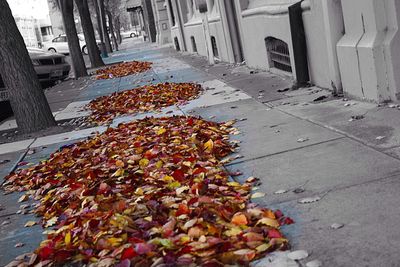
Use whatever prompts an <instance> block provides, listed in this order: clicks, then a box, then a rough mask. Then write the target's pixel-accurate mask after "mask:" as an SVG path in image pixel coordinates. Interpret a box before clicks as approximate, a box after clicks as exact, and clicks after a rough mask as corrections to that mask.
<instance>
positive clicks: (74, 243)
mask: <svg viewBox="0 0 400 267" xmlns="http://www.w3.org/2000/svg"><path fill="white" fill-rule="evenodd" d="M232 124H233V122H227V123H215V122H208V121H204V120H202V119H200V118H195V117H184V116H174V117H169V118H159V119H156V118H145V119H143V120H138V121H134V122H131V123H128V124H121V125H119V126H118V128H115V129H113V128H110V129H108V130H107V131H106V132H105V133H103V134H99V135H96V136H95V137H93V138H90V139H88V140H86V141H81V142H79V143H76V144H74V145H69V146H65V147H63V148H62V149H60V150H59V151H57V152H55V153H54V154H52V155H51V156H50V158H49V159H48V160H46V161H43V162H41V163H40V164H39V165H37V166H35V167H31V168H29V169H25V170H20V171H18V172H17V173H14V174H11V175H9V176H8V177H6V183H5V185H4V188H5V189H6V190H7V191H27V193H26V194H28V195H30V196H31V197H32V198H34V199H36V200H40V203H39V204H38V205H37V208H36V210H35V212H36V213H37V214H38V215H41V216H42V217H43V219H42V225H43V227H45V228H48V230H47V231H46V232H47V239H46V240H44V241H43V242H42V243H41V244H40V247H39V248H38V249H37V250H36V251H35V252H34V253H33V254H32V256H31V257H30V258H29V259H27V260H26V261H30V263H29V265H30V266H33V265H35V264H38V263H40V265H38V266H48V265H59V264H62V263H64V264H65V263H67V262H68V263H71V264H72V265H74V263H75V264H77V265H82V264H88V265H89V266H120V267H121V266H209V267H211V266H226V265H240V266H246V265H248V264H249V263H250V261H252V260H255V259H258V258H260V257H262V256H263V255H265V254H267V253H269V252H272V251H275V250H283V249H286V248H287V247H288V241H287V240H286V239H285V238H284V237H283V236H282V234H281V233H280V231H279V228H280V226H281V225H284V224H290V223H292V221H291V219H290V218H287V217H284V216H283V214H282V213H281V212H280V211H275V212H274V211H271V210H269V209H267V208H261V207H258V206H256V205H255V204H252V203H250V201H249V199H250V198H251V197H250V196H251V193H250V192H251V188H252V185H253V183H255V182H256V181H257V179H255V178H249V179H248V180H247V182H246V183H244V184H239V183H237V182H233V181H231V180H230V179H229V174H228V173H227V172H226V171H225V170H224V168H223V166H222V164H221V159H222V158H223V157H226V156H227V155H229V154H230V153H231V152H232V151H233V150H234V146H235V145H233V144H235V143H236V142H233V141H231V142H230V141H229V133H230V132H232V131H235V129H234V128H232ZM52 226H54V228H50V227H52ZM17 263H18V262H17Z"/></svg>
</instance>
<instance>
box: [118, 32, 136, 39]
mask: <svg viewBox="0 0 400 267" xmlns="http://www.w3.org/2000/svg"><path fill="white" fill-rule="evenodd" d="M139 35H140V32H139V31H135V30H132V31H122V32H121V37H122V39H125V38H133V37H138V36H139Z"/></svg>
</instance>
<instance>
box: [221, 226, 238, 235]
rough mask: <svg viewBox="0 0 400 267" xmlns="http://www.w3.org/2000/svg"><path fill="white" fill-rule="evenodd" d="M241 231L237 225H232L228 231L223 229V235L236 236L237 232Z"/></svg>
mask: <svg viewBox="0 0 400 267" xmlns="http://www.w3.org/2000/svg"><path fill="white" fill-rule="evenodd" d="M241 232H242V230H241V229H240V228H239V227H233V228H231V229H229V230H228V231H225V233H224V234H225V235H226V236H229V237H230V236H237V235H238V234H240V233H241Z"/></svg>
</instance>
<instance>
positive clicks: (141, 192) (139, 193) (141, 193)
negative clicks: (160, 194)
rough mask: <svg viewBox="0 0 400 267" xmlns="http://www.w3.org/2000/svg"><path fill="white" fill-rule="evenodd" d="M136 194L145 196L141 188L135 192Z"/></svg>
mask: <svg viewBox="0 0 400 267" xmlns="http://www.w3.org/2000/svg"><path fill="white" fill-rule="evenodd" d="M135 194H136V195H139V196H142V195H143V189H142V188H141V187H139V188H138V189H136V190H135Z"/></svg>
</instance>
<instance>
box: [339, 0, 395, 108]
mask: <svg viewBox="0 0 400 267" xmlns="http://www.w3.org/2000/svg"><path fill="white" fill-rule="evenodd" d="M390 6H391V7H392V8H390ZM342 8H343V17H344V23H345V29H346V34H345V35H344V36H343V38H342V39H341V40H340V41H339V43H338V46H337V51H338V59H339V67H340V73H341V76H342V83H343V89H344V92H346V93H348V94H350V95H354V96H357V97H360V98H365V99H367V100H374V101H379V102H382V101H385V100H397V99H395V95H396V93H397V87H398V86H399V85H400V84H399V78H397V77H398V76H399V75H400V69H399V66H398V65H397V66H396V65H394V64H398V63H397V62H395V61H394V60H393V58H394V57H396V58H398V56H397V55H398V54H399V53H400V47H399V40H398V38H399V37H398V33H397V29H398V18H399V17H400V14H399V4H398V3H397V0H342ZM395 44H397V45H395ZM396 85H397V86H396Z"/></svg>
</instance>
